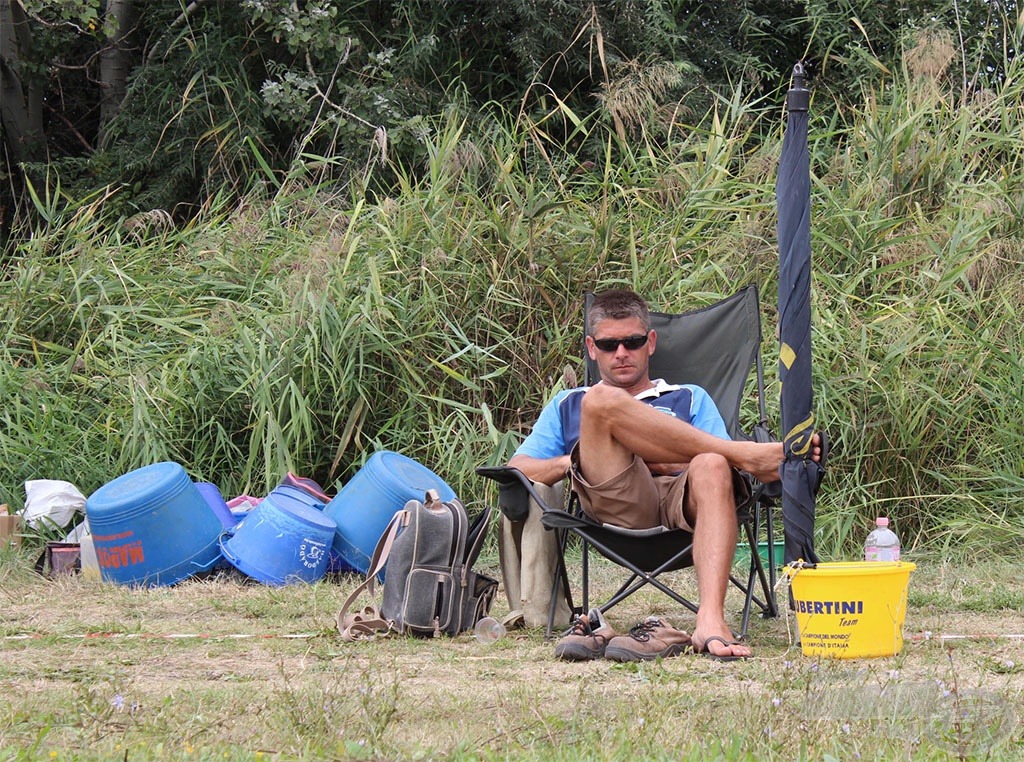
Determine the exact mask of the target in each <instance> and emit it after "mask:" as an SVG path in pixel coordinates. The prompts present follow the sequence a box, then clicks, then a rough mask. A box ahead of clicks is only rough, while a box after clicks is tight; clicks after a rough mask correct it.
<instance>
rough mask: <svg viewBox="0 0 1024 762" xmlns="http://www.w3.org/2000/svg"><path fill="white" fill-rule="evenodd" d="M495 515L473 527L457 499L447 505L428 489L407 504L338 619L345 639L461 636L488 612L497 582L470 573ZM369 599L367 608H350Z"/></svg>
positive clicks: (481, 518)
mask: <svg viewBox="0 0 1024 762" xmlns="http://www.w3.org/2000/svg"><path fill="white" fill-rule="evenodd" d="M490 516H491V509H490V508H484V510H483V511H482V512H481V513H480V515H479V516H477V517H476V519H475V520H474V521H473V523H472V524H470V522H469V519H468V516H467V514H466V510H465V508H463V506H462V503H460V502H459V501H458V500H452V501H447V502H442V501H441V499H440V497H439V496H438V494H437V492H436V491H434V490H430V491H428V492H427V493H426V496H425V499H424V500H423V501H422V502H420V501H419V500H410V501H409V502H408V503H406V504H405V507H404V508H403V509H402V510H400V511H398V512H397V513H396V514H395V515H394V516H393V517H392V519H391V521H390V522H389V523H388V526H387V528H386V529H385V530H384V533H383V534H382V535H381V538H380V540H379V541H378V542H377V547H376V548H375V550H374V552H373V558H372V560H371V561H370V569H369V571H368V572H367V575H366V579H365V580H364V581H363V582H362V584H360V585H359V586H358V587H357V588H356V589H355V590H353V591H352V593H351V594H350V595H349V597H348V599H347V600H346V601H345V603H344V604H343V605H342V607H341V610H340V611H339V612H338V616H337V624H338V631H339V632H340V633H341V635H342V637H343V638H344V639H345V640H357V639H360V638H363V637H369V636H373V635H376V634H387V633H389V632H397V633H401V634H407V635H419V636H427V637H437V636H439V635H442V634H443V635H458V634H460V633H462V632H465V631H467V630H471V629H473V626H474V625H475V624H476V623H477V621H479V620H480V619H481V618H483V617H485V616H486V615H487V613H488V612H489V611H490V608H491V603H492V602H493V600H494V595H495V592H496V591H497V588H498V583H497V581H496V580H493V579H491V578H490V577H487V576H485V575H483V574H480V573H478V572H475V571H473V569H472V567H473V564H474V563H475V562H476V559H477V556H478V555H479V554H480V549H481V547H482V545H483V541H484V538H485V536H486V531H487V527H488V524H489V521H490ZM381 570H384V573H385V579H384V590H383V594H382V597H381V601H380V605H379V607H378V605H377V598H376V581H377V576H378V574H380V572H381ZM364 592H366V593H367V594H368V596H369V597H370V598H371V599H373V603H372V604H371V605H370V606H367V607H365V608H363V609H362V610H360V611H358V612H356V613H350V611H349V610H350V608H351V607H352V605H353V604H354V603H355V602H356V600H358V598H359V597H360V596H361V595H362V594H363V593H364Z"/></svg>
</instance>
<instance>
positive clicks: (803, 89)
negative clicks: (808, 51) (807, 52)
mask: <svg viewBox="0 0 1024 762" xmlns="http://www.w3.org/2000/svg"><path fill="white" fill-rule="evenodd" d="M810 103H811V91H810V90H808V89H807V69H806V68H805V67H804V62H803V61H797V62H796V64H795V65H794V66H793V85H792V86H791V87H790V89H789V93H787V95H786V109H787V110H788V111H807V110H808V108H809V107H810Z"/></svg>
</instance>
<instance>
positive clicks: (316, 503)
mask: <svg viewBox="0 0 1024 762" xmlns="http://www.w3.org/2000/svg"><path fill="white" fill-rule="evenodd" d="M267 497H268V498H271V499H272V500H273V501H274V502H275V503H276V504H277V505H279V506H280V507H282V508H296V507H298V508H300V509H301V508H312V509H314V510H317V511H322V510H323V509H324V506H325V505H326V503H327V502H329V499H328V500H322V499H320V498H318V497H316V496H314V495H312V494H310V493H309V492H308V491H306V490H304V489H302V488H301V487H291V486H289V485H287V484H279V485H278V486H276V487H274V489H273V491H272V492H271V493H270V494H269V495H267Z"/></svg>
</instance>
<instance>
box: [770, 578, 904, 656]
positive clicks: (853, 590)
mask: <svg viewBox="0 0 1024 762" xmlns="http://www.w3.org/2000/svg"><path fill="white" fill-rule="evenodd" d="M916 568H917V566H916V564H912V563H909V562H906V561H897V562H895V563H885V562H880V561H850V562H836V563H820V564H818V565H817V566H816V567H814V568H808V569H800V568H794V567H791V566H787V567H786V575H787V576H788V577H789V578H790V584H791V586H792V593H793V605H794V607H795V609H796V621H797V626H798V627H799V628H800V647H801V649H802V651H803V654H804V656H824V657H826V658H830V659H859V658H865V657H871V656H895V655H896V654H898V653H899V652H900V651H901V650H902V649H903V620H904V617H905V616H906V613H907V587H908V586H909V583H910V572H912V571H914V569H916Z"/></svg>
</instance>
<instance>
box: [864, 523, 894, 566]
mask: <svg viewBox="0 0 1024 762" xmlns="http://www.w3.org/2000/svg"><path fill="white" fill-rule="evenodd" d="M864 560H865V561H899V560H900V538H899V537H897V536H896V533H895V532H893V531H892V530H891V529H889V519H888V518H886V517H885V516H879V517H878V518H877V519H875V528H874V529H872V530H871V534H869V535H868V539H867V540H865V541H864Z"/></svg>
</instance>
